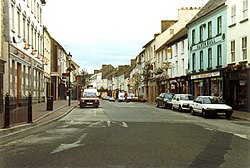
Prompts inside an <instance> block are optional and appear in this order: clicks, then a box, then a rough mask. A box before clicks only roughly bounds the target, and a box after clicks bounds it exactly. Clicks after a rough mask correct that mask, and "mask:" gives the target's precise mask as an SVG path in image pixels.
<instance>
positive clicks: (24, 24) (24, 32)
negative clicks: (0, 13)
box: [23, 17, 26, 39]
mask: <svg viewBox="0 0 250 168" xmlns="http://www.w3.org/2000/svg"><path fill="white" fill-rule="evenodd" d="M25 38H26V20H25V17H23V39H25Z"/></svg>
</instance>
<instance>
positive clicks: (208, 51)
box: [187, 0, 227, 96]
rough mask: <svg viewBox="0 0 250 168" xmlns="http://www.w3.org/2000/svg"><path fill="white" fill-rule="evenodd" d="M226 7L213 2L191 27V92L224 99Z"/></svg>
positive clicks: (189, 27)
mask: <svg viewBox="0 0 250 168" xmlns="http://www.w3.org/2000/svg"><path fill="white" fill-rule="evenodd" d="M226 9H227V7H226V5H225V0H223V1H215V0H210V1H209V2H208V3H207V4H206V5H205V6H204V7H203V8H202V9H201V11H200V12H199V13H198V14H197V15H196V16H195V17H194V19H192V20H191V22H189V23H188V25H187V27H188V39H189V45H190V46H189V49H190V52H189V73H190V81H189V84H190V85H189V92H190V93H192V94H193V95H194V96H198V95H217V96H223V92H224V90H223V84H224V73H223V68H225V67H226V65H227V10H226Z"/></svg>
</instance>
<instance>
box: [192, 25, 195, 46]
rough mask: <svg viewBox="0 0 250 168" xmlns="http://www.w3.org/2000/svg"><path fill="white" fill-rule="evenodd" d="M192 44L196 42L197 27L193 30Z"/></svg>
mask: <svg viewBox="0 0 250 168" xmlns="http://www.w3.org/2000/svg"><path fill="white" fill-rule="evenodd" d="M192 44H195V29H194V30H192Z"/></svg>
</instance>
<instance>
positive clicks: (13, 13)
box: [11, 4, 15, 31]
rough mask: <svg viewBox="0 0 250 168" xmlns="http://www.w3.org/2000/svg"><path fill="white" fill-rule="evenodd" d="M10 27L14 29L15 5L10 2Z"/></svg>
mask: <svg viewBox="0 0 250 168" xmlns="http://www.w3.org/2000/svg"><path fill="white" fill-rule="evenodd" d="M11 29H12V31H15V6H14V4H11Z"/></svg>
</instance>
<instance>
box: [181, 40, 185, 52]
mask: <svg viewBox="0 0 250 168" xmlns="http://www.w3.org/2000/svg"><path fill="white" fill-rule="evenodd" d="M181 53H184V41H181Z"/></svg>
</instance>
